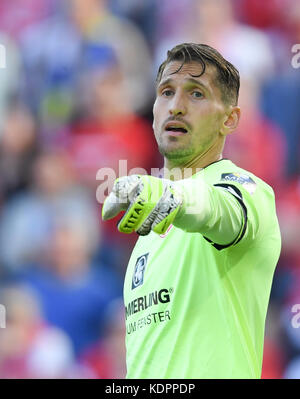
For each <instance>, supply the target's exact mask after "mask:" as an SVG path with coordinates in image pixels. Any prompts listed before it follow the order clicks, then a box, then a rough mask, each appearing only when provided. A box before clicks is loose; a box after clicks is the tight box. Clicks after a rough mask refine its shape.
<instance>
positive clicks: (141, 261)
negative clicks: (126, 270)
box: [131, 253, 149, 290]
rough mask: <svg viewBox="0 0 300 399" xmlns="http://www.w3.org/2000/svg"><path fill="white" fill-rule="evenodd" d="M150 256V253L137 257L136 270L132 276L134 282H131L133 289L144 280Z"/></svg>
mask: <svg viewBox="0 0 300 399" xmlns="http://www.w3.org/2000/svg"><path fill="white" fill-rule="evenodd" d="M148 256H149V253H147V254H144V255H141V256H139V257H138V258H137V260H136V264H135V267H134V272H133V276H132V284H131V289H132V290H133V289H134V288H136V287H138V286H140V285H142V284H143V282H144V274H145V269H146V265H147V261H148Z"/></svg>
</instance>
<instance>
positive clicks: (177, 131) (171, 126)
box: [165, 122, 188, 136]
mask: <svg viewBox="0 0 300 399" xmlns="http://www.w3.org/2000/svg"><path fill="white" fill-rule="evenodd" d="M165 131H166V132H169V134H171V135H174V136H178V135H181V134H186V133H188V130H187V129H186V128H185V127H184V125H183V124H182V123H178V122H177V123H176V122H175V123H171V122H169V123H167V125H166V127H165Z"/></svg>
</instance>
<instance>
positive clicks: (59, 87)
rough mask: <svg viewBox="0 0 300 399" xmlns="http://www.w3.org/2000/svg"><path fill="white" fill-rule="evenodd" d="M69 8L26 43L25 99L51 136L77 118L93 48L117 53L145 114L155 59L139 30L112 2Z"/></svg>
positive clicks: (71, 0) (81, 0) (73, 3)
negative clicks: (76, 92) (77, 92)
mask: <svg viewBox="0 0 300 399" xmlns="http://www.w3.org/2000/svg"><path fill="white" fill-rule="evenodd" d="M64 5H65V11H64V14H60V15H56V16H54V17H51V18H49V19H45V20H44V21H42V22H41V23H39V24H36V25H33V26H31V27H30V28H28V29H27V30H26V32H24V34H23V40H22V54H23V58H24V65H25V71H26V84H25V89H24V90H23V95H24V97H25V98H27V99H28V100H29V101H30V104H31V106H32V107H33V109H34V110H35V111H36V112H37V113H38V114H39V116H40V117H41V119H42V121H43V123H44V124H45V127H44V129H45V130H46V131H47V136H48V135H54V134H55V133H58V132H60V130H61V129H62V127H63V126H64V125H65V124H66V123H67V122H68V121H69V119H70V117H71V114H72V107H73V99H74V96H73V88H74V86H75V84H76V82H77V79H78V77H79V76H80V75H81V74H82V73H83V72H84V70H85V69H84V68H85V65H84V62H82V61H84V60H85V58H86V52H89V50H90V47H92V48H93V46H95V45H100V44H102V45H103V46H109V47H112V48H113V49H114V51H115V53H116V56H117V59H118V62H119V64H120V66H121V69H122V73H123V75H124V79H125V84H126V85H127V88H128V90H129V93H130V95H131V102H132V105H133V107H134V110H139V111H141V110H143V109H144V107H145V106H146V105H147V104H148V103H149V100H150V98H151V94H152V92H151V90H149V76H150V73H149V71H150V67H151V59H150V55H149V50H148V47H147V44H146V42H145V40H144V38H143V36H142V35H141V33H140V32H139V30H138V29H137V28H136V27H135V26H134V25H133V24H132V23H130V22H129V21H126V20H123V19H120V18H118V17H116V16H113V15H112V14H111V13H110V11H109V8H108V5H107V1H106V0H88V1H87V0H65V1H64Z"/></svg>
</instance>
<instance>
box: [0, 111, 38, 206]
mask: <svg viewBox="0 0 300 399" xmlns="http://www.w3.org/2000/svg"><path fill="white" fill-rule="evenodd" d="M37 150H38V144H37V129H36V121H35V120H34V118H33V116H32V115H31V113H30V112H29V110H28V109H27V108H26V106H25V105H21V104H19V105H18V104H16V105H12V106H11V107H10V108H9V109H8V110H7V113H6V117H5V119H4V121H3V128H2V133H1V138H0V170H1V179H0V200H1V199H2V201H5V200H8V199H10V198H11V197H12V196H14V195H16V194H18V193H20V192H21V191H22V190H24V189H26V188H27V187H28V185H29V183H30V178H31V167H32V164H33V161H34V158H35V156H36V154H37Z"/></svg>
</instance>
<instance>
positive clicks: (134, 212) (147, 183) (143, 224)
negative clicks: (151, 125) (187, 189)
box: [102, 175, 182, 236]
mask: <svg viewBox="0 0 300 399" xmlns="http://www.w3.org/2000/svg"><path fill="white" fill-rule="evenodd" d="M181 205H182V195H181V194H180V190H177V188H176V184H175V183H174V182H172V181H171V180H167V179H159V178H157V177H153V176H144V175H132V176H124V177H120V178H119V179H117V180H116V181H115V183H114V186H113V189H112V192H111V193H110V195H109V196H108V197H107V198H106V200H105V201H104V204H103V208H102V219H103V220H108V219H111V218H113V217H115V216H116V215H117V214H118V213H119V212H121V211H122V210H124V211H126V212H125V214H124V216H123V217H122V219H121V220H120V221H119V223H118V230H119V231H120V232H121V233H127V234H130V233H132V232H133V231H136V232H137V233H138V234H139V235H142V236H144V235H147V234H149V233H150V231H151V230H153V231H154V232H155V233H157V234H164V233H165V232H166V231H167V229H168V227H169V226H170V224H171V223H172V222H173V220H174V219H175V217H176V215H177V213H178V211H179V210H180V208H181Z"/></svg>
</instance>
